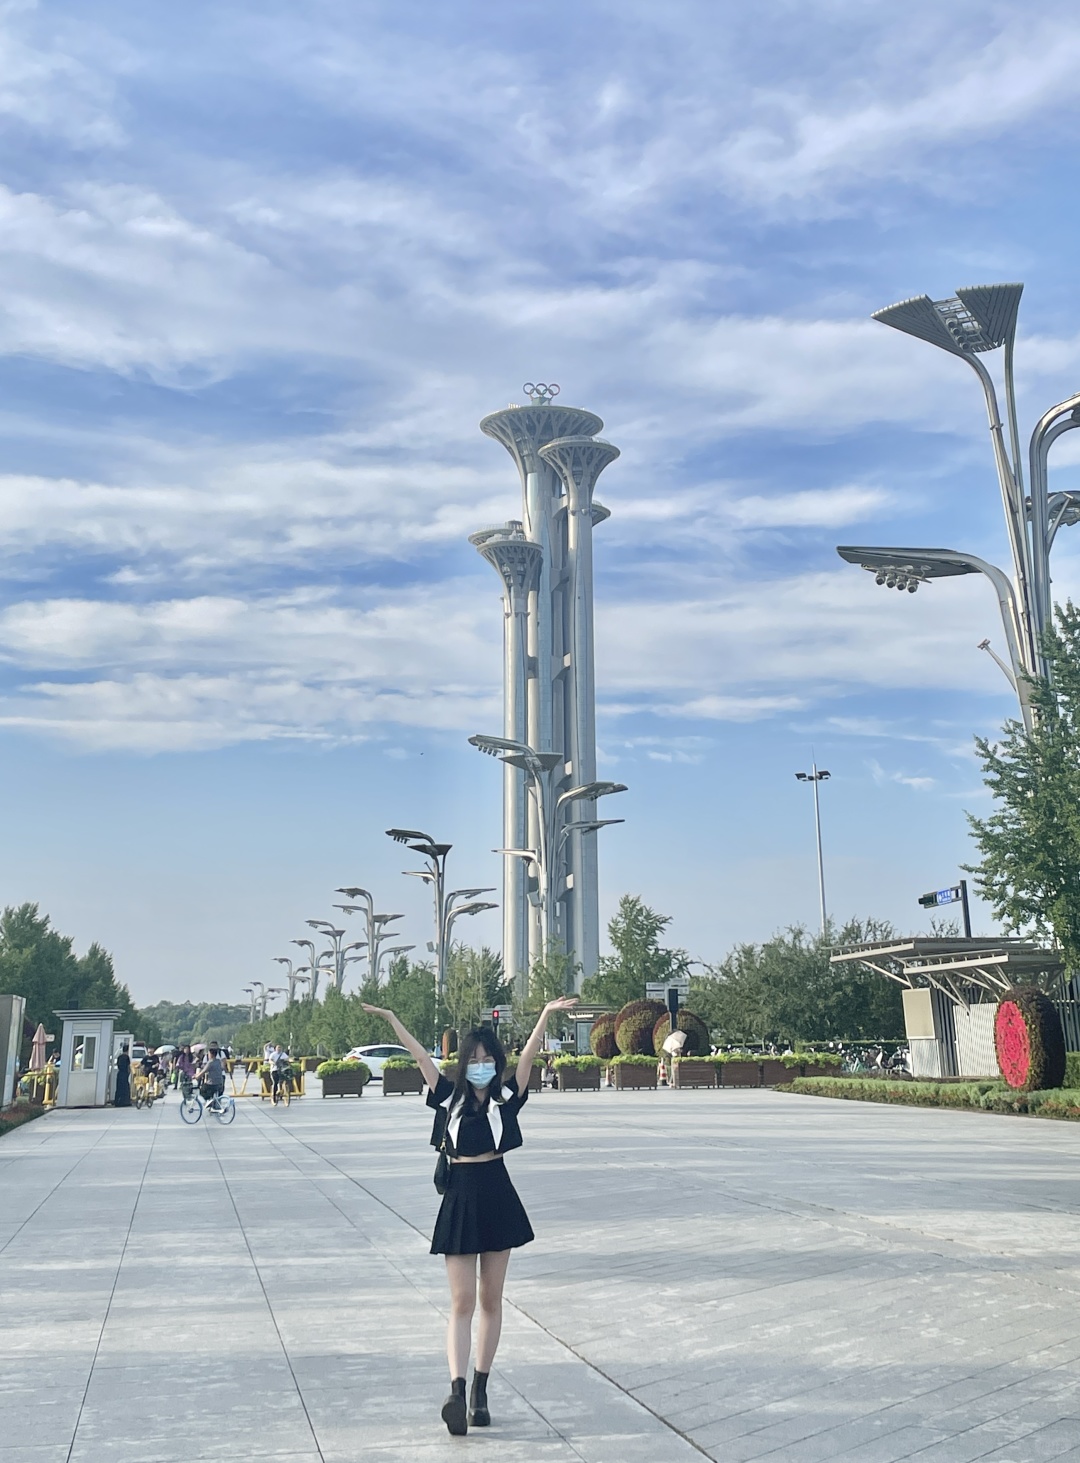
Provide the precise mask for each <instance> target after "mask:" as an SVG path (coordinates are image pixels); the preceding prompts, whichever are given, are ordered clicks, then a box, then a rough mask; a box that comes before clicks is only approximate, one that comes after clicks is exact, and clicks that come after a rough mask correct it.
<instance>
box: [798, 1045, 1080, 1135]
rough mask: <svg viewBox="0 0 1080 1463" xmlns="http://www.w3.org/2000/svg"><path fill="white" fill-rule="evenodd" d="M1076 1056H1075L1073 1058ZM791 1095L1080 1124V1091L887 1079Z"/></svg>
mask: <svg viewBox="0 0 1080 1463" xmlns="http://www.w3.org/2000/svg"><path fill="white" fill-rule="evenodd" d="M1074 1055H1075V1054H1074ZM791 1091H792V1092H801V1093H804V1094H805V1095H807V1096H809V1097H841V1098H847V1099H849V1100H851V1101H855V1102H885V1103H891V1104H893V1105H896V1106H905V1107H952V1108H963V1109H966V1110H967V1111H969V1112H997V1113H1028V1114H1031V1115H1033V1116H1035V1117H1043V1118H1067V1119H1071V1120H1073V1121H1078V1120H1080V1086H1077V1087H1053V1088H1050V1089H1049V1090H1047V1091H1039V1092H1018V1091H1016V1090H1015V1089H1014V1088H1011V1087H1009V1086H1008V1085H1007V1084H1006V1083H1004V1082H990V1081H983V1082H891V1081H889V1079H888V1078H880V1077H878V1078H873V1077H871V1078H859V1077H796V1078H795V1080H794V1081H793V1082H792V1084H791Z"/></svg>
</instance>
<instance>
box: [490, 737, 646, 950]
mask: <svg viewBox="0 0 1080 1463" xmlns="http://www.w3.org/2000/svg"><path fill="white" fill-rule="evenodd" d="M469 743H470V745H471V746H473V747H475V748H476V749H477V751H478V752H484V753H486V754H487V756H489V757H496V758H498V760H499V761H500V762H507V763H509V765H510V766H511V767H518V768H520V769H521V770H522V771H523V772H524V773H525V779H526V786H527V788H528V791H529V794H530V796H531V798H532V800H533V806H534V813H535V817H534V818H533V820H532V826H533V827H535V829H536V834H537V847H536V848H535V849H518V848H512V849H501V850H499V851H500V852H501V853H502V854H503V855H504V856H506V857H510V858H526V859H528V860H530V861H531V862H532V864H533V866H534V868H535V869H536V876H535V878H536V886H537V887H536V889H535V890H533V889H528V888H527V892H528V895H529V899H530V903H532V904H533V906H534V908H536V910H537V913H538V915H539V930H538V936H539V938H538V939H537V940H535V941H530V946H531V949H530V955H531V956H532V958H533V959H537V958H540V959H542V958H543V957H544V956H545V955H546V954H547V951H548V947H549V945H550V944H551V942H552V940H553V939H555V938H557V937H558V936H559V935H560V934H561V933H562V931H561V930H560V928H559V920H558V899H559V894H560V892H561V889H562V888H563V887H565V883H566V879H565V873H566V869H565V858H564V851H565V844H566V837H565V836H564V833H565V832H566V831H573V829H574V827H575V825H574V824H573V823H572V822H567V823H563V810H564V809H565V808H567V807H568V806H569V804H571V803H573V802H580V801H582V800H585V801H589V802H592V801H595V799H596V798H600V797H606V796H607V795H608V794H609V793H614V792H625V791H626V784H625V783H622V782H585V783H581V784H579V785H578V786H576V787H570V788H567V789H566V790H565V791H564V792H559V791H558V784H559V781H560V779H559V777H558V772H559V769H560V768H561V767H562V766H563V765H564V764H563V758H562V756H561V755H559V754H557V753H553V752H537V751H535V750H534V748H532V747H530V746H529V745H528V743H527V742H515V741H511V740H509V738H507V737H489V736H479V735H478V736H472V737H470V738H469ZM562 780H565V779H562ZM622 821H623V820H622V819H614V818H613V819H607V818H604V819H596V818H591V819H583V820H582V821H581V822H580V823H579V824H577V825H576V826H577V827H578V829H579V830H580V831H581V832H582V833H585V832H595V831H596V830H597V829H598V828H603V827H606V826H607V824H608V823H609V822H622ZM560 825H561V826H560Z"/></svg>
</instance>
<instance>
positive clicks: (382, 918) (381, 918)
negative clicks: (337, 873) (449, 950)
mask: <svg viewBox="0 0 1080 1463" xmlns="http://www.w3.org/2000/svg"><path fill="white" fill-rule="evenodd" d="M335 893H337V894H344V895H345V897H346V899H349V900H357V899H359V900H361V903H360V904H356V903H350V904H335V905H334V908H335V909H340V910H341V911H342V913H343V914H356V912H357V911H358V910H363V912H364V915H365V917H366V920H367V951H368V974H369V975H371V974H373V972H374V970H375V966H376V965H377V964H378V960H379V945H380V943H381V941H382V940H383V939H384V938H385V930H384V928H383V927H384V926H385V925H386V924H388V923H389V922H390V920H394V919H401V918H402V916H401V915H400V914H376V913H375V899H374V897H373V895H372V894H371V891H370V890H369V889H361V888H360V887H359V886H356V885H354V886H353V887H352V888H350V889H337V890H335Z"/></svg>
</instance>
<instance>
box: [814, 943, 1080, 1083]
mask: <svg viewBox="0 0 1080 1463" xmlns="http://www.w3.org/2000/svg"><path fill="white" fill-rule="evenodd" d="M830 963H831V964H833V965H842V964H846V963H855V964H859V965H862V966H863V967H865V969H867V970H872V971H874V972H875V973H876V974H877V975H882V976H885V978H886V979H887V980H893V981H896V982H897V983H898V984H899V985H901V986H902V987H903V1001H904V1029H905V1031H906V1032H907V1039H908V1047H909V1049H910V1052H911V1074H912V1076H913V1077H917V1078H923V1079H926V1080H930V1081H932V1080H934V1079H936V1078H940V1077H998V1076H1000V1072H999V1070H998V1062H997V1052H996V1050H995V1046H994V1019H995V1016H996V1014H997V1007H998V1002H999V1000H1000V999H1001V997H1002V996H1003V995H1004V994H1005V992H1006V991H1007V990H1009V989H1010V988H1011V987H1012V986H1014V985H1034V986H1037V987H1039V989H1041V990H1044V991H1045V992H1046V993H1047V995H1049V996H1051V998H1053V999H1054V1000H1055V1004H1056V1005H1058V1006H1059V1008H1060V1007H1061V1006H1063V1005H1066V1004H1069V1003H1068V1002H1066V1001H1064V1000H1063V996H1064V992H1063V990H1062V980H1063V977H1064V970H1065V967H1064V964H1063V962H1062V959H1061V952H1060V951H1058V950H1047V949H1044V948H1043V947H1041V946H1039V945H1036V944H1035V943H1034V942H1033V941H1031V940H1019V939H1007V938H999V939H965V938H960V937H959V936H957V937H955V938H949V937H940V936H929V937H924V936H922V935H914V936H911V937H909V938H907V939H904V938H903V937H896V938H895V939H892V940H867V941H864V942H863V943H862V944H858V945H842V946H838V947H837V948H836V949H835V950H834V951H833V953H832V956H831V960H830ZM1061 1014H1062V1015H1063V1016H1064V1012H1062V1013H1061Z"/></svg>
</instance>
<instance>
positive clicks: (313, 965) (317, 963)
mask: <svg viewBox="0 0 1080 1463" xmlns="http://www.w3.org/2000/svg"><path fill="white" fill-rule="evenodd" d="M290 944H293V945H299V946H300V948H301V950H306V951H307V956H308V963H307V969H308V970H309V971H310V972H311V1000H312V1004H313V1005H314V1003H315V1002H316V1001H317V1000H318V998H319V976H320V975H332V974H333V972H332V971H331V970H328V969H327V967H326V966H325V965H324V964H323V963H322V961H323V956H325V955H332V954H333V951H331V950H320V952H319V954H318V955H316V954H315V946H314V945H313V944H312V942H311V941H310V940H291V941H290Z"/></svg>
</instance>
